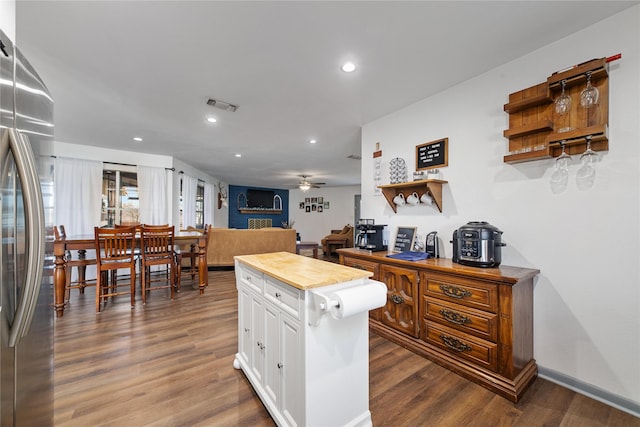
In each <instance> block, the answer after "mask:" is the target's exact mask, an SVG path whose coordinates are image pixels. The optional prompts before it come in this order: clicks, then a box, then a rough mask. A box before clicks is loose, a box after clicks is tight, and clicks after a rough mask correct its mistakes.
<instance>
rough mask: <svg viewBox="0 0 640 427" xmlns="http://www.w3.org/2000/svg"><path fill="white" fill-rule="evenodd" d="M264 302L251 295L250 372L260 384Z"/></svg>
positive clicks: (262, 357) (262, 371)
mask: <svg viewBox="0 0 640 427" xmlns="http://www.w3.org/2000/svg"><path fill="white" fill-rule="evenodd" d="M263 311H264V302H263V299H262V297H258V296H254V295H253V294H251V339H252V342H251V358H250V365H249V366H250V367H251V372H252V373H253V375H254V376H255V377H256V380H257V381H258V383H262V377H263V375H264V362H265V342H264V324H263V316H264V314H263Z"/></svg>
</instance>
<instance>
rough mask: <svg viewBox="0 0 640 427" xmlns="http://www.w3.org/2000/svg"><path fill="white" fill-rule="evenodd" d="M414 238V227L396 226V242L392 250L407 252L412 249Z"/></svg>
mask: <svg viewBox="0 0 640 427" xmlns="http://www.w3.org/2000/svg"><path fill="white" fill-rule="evenodd" d="M415 240H416V227H398V232H397V233H396V242H395V244H394V245H393V250H394V251H396V252H409V251H412V250H413V242H414V241H415Z"/></svg>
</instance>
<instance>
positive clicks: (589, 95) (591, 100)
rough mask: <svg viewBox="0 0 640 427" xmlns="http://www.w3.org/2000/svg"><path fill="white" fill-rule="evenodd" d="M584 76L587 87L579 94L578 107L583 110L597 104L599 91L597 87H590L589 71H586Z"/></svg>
mask: <svg viewBox="0 0 640 427" xmlns="http://www.w3.org/2000/svg"><path fill="white" fill-rule="evenodd" d="M586 76H587V87H585V88H584V89H582V92H580V105H582V106H583V107H584V108H589V107H591V106H593V105H596V104H597V103H598V97H599V96H600V91H598V88H597V87H595V86H592V85H591V71H587V72H586Z"/></svg>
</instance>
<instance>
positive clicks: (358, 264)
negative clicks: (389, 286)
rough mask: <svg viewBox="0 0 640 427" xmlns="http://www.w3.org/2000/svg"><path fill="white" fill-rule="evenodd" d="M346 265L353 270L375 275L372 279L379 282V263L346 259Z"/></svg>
mask: <svg viewBox="0 0 640 427" xmlns="http://www.w3.org/2000/svg"><path fill="white" fill-rule="evenodd" d="M344 265H346V266H347V267H351V268H357V269H360V270H365V271H370V272H372V273H373V277H372V279H374V280H378V269H379V265H380V264H378V263H377V262H371V261H365V260H362V259H358V258H349V257H344Z"/></svg>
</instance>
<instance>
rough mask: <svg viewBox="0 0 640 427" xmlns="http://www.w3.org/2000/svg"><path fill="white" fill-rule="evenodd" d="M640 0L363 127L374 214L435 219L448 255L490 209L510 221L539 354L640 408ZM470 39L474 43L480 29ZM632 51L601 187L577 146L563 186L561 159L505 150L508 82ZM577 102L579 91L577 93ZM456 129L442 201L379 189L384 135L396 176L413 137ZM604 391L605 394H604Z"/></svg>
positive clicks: (410, 158) (618, 78)
mask: <svg viewBox="0 0 640 427" xmlns="http://www.w3.org/2000/svg"><path fill="white" fill-rule="evenodd" d="M639 28H640V6H635V7H633V8H630V9H628V10H627V11H625V12H622V13H620V14H618V15H615V16H613V17H611V18H609V19H607V20H604V21H602V22H600V23H597V24H595V25H593V26H591V27H588V28H585V29H584V30H583V31H581V32H579V33H576V34H573V35H571V36H569V37H567V38H565V39H562V40H559V41H557V42H555V43H553V44H551V45H548V46H546V47H544V48H542V49H540V50H538V51H536V52H533V53H531V54H529V55H527V56H524V57H522V58H519V59H517V60H515V61H513V62H511V63H508V64H505V65H504V66H501V67H499V68H496V69H494V70H492V71H490V72H487V73H486V74H483V75H480V76H478V77H476V78H474V79H472V80H469V81H467V82H464V83H462V84H460V85H457V86H455V87H452V88H450V89H448V90H446V91H444V92H442V93H440V94H437V95H435V96H432V97H430V98H427V99H425V100H423V101H421V102H419V103H416V104H414V105H412V106H410V107H408V108H405V109H403V110H400V111H398V112H396V113H394V114H391V115H389V116H387V117H384V118H381V119H379V120H377V121H375V122H372V123H369V124H367V125H366V126H364V128H363V132H362V153H363V156H362V158H363V162H362V216H363V217H365V218H368V217H371V218H375V219H376V222H378V223H387V224H390V231H391V233H390V234H391V243H392V242H393V239H394V235H395V230H396V227H397V226H400V225H416V226H417V227H418V232H419V233H420V234H421V235H424V234H426V233H427V232H429V231H431V230H437V231H438V232H439V235H440V237H441V239H442V240H443V242H444V249H445V256H446V257H451V255H452V246H451V244H450V243H449V240H450V239H451V234H452V232H453V230H454V229H456V228H458V227H459V226H461V225H463V224H465V223H466V222H468V221H472V220H485V221H489V222H490V223H491V224H493V225H496V226H498V227H499V228H500V229H501V230H503V231H504V235H503V241H504V242H506V243H507V246H506V247H505V248H503V252H502V254H503V264H506V265H517V266H523V267H534V268H539V269H540V275H539V276H538V278H537V280H536V283H535V288H534V298H535V300H534V305H535V311H534V316H535V318H534V349H535V350H534V353H535V358H536V360H537V362H538V365H539V366H540V369H541V372H544V373H545V375H547V376H548V377H550V378H552V379H555V380H558V379H562V378H564V379H565V380H568V381H567V382H574V383H575V384H578V385H577V387H578V388H581V389H582V390H583V391H584V390H587V391H589V389H590V390H591V391H595V392H596V395H597V394H600V395H601V396H605V400H606V398H613V399H612V400H613V402H612V401H611V400H610V403H613V404H614V406H616V404H617V403H621V404H622V405H626V407H627V408H629V407H631V408H632V410H633V411H637V410H638V408H640V290H639V288H640V286H639V284H640V273H639V267H638V265H639V264H640V244H639V243H638V242H639V241H640V209H639V205H640V174H639V171H640V159H639V143H640V119H639V118H640V105H639V104H640V64H639V61H640V47H639V43H640V30H639ZM470 42H471V41H470ZM619 52H621V53H622V59H621V60H619V61H616V62H613V63H611V66H610V74H609V76H610V77H609V85H610V86H609V87H610V96H609V102H610V104H609V106H610V110H609V126H610V128H609V151H608V152H606V153H602V152H601V153H599V156H598V157H599V162H598V164H597V177H596V183H595V185H594V187H593V188H592V189H590V190H588V191H580V190H578V189H577V187H576V183H575V176H576V171H577V169H578V167H579V161H578V159H577V156H575V157H574V159H573V165H572V166H571V168H570V183H569V185H568V188H567V190H566V191H565V192H563V193H561V194H554V193H552V192H551V190H550V185H549V178H550V175H551V172H552V166H553V160H539V161H535V162H528V163H522V164H515V165H509V164H505V163H503V161H502V157H503V155H504V154H505V153H506V151H507V140H506V139H505V138H504V137H503V135H502V132H503V131H504V130H505V129H506V128H507V127H508V116H507V114H506V113H505V112H504V111H503V105H504V104H505V103H506V102H507V101H508V94H509V93H511V92H515V91H519V90H521V89H524V88H527V87H529V86H532V85H534V84H538V83H541V82H543V81H545V80H546V78H547V77H548V76H549V75H550V74H551V73H553V72H554V71H556V70H560V69H563V68H566V67H567V66H570V65H572V64H578V63H581V62H584V61H586V60H590V59H593V58H601V57H604V56H610V55H613V54H616V53H619ZM574 103H576V100H574ZM443 137H448V138H449V166H448V167H446V168H443V169H442V179H445V180H448V184H445V185H444V191H443V193H444V200H443V204H444V210H443V212H442V213H439V212H438V211H437V210H435V208H430V207H419V208H415V207H413V208H409V207H406V208H399V210H398V213H397V214H394V213H393V211H392V210H391V208H390V207H389V206H388V205H387V203H386V202H385V200H384V198H383V197H382V196H377V195H374V192H373V184H372V178H371V177H372V175H373V159H372V156H370V155H367V154H366V153H371V152H373V151H374V150H375V143H376V142H381V145H382V150H383V156H384V163H383V171H384V173H385V176H384V178H383V183H388V182H389V181H388V169H389V167H388V165H389V160H390V159H392V158H393V157H401V158H404V159H405V160H406V161H407V164H408V167H409V173H411V172H412V171H413V169H414V168H415V147H416V145H419V144H422V143H424V142H428V141H432V140H436V139H440V138H443ZM596 397H597V396H596Z"/></svg>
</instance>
